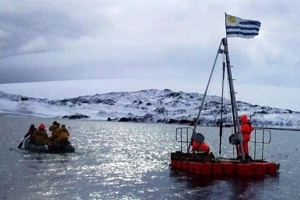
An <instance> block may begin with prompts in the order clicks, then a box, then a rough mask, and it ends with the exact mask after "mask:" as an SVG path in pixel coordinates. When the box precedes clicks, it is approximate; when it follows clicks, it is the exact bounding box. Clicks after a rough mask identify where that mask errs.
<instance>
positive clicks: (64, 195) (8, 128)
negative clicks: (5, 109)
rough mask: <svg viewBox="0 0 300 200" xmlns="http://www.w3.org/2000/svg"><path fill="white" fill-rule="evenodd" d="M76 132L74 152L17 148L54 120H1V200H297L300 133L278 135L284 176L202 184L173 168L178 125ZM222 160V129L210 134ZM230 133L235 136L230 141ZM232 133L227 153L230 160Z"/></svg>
mask: <svg viewBox="0 0 300 200" xmlns="http://www.w3.org/2000/svg"><path fill="white" fill-rule="evenodd" d="M58 121H59V122H61V123H64V124H66V126H67V127H70V132H71V136H70V141H71V142H72V144H73V145H74V146H75V148H76V153H72V154H38V153H30V152H27V151H25V150H20V149H18V148H17V146H18V144H19V143H20V142H21V140H22V137H23V136H24V134H25V133H26V131H27V129H28V127H29V125H30V124H31V123H34V124H36V125H38V124H39V123H41V122H44V123H46V124H47V126H49V125H50V124H51V123H52V122H53V120H50V119H49V120H45V119H35V118H31V119H28V118H0V123H1V129H0V134H1V139H0V141H1V146H0V152H1V154H0V159H1V163H0V181H1V183H0V199H297V198H298V194H299V186H298V182H299V181H298V178H299V177H300V176H299V175H300V172H299V164H300V158H299V156H298V155H299V149H298V148H299V147H298V143H299V141H300V134H299V133H298V132H288V131H272V142H271V144H270V145H267V146H265V152H264V156H265V157H266V158H267V159H268V160H271V161H276V162H279V163H280V164H281V173H280V174H279V176H278V177H276V178H266V179H263V180H252V179H251V180H243V179H234V178H232V179H223V180H202V179H200V178H195V177H193V176H192V175H188V174H184V173H180V172H176V171H172V170H171V169H170V168H169V163H170V152H172V151H176V150H179V146H178V144H177V143H176V142H175V128H177V127H178V126H177V125H176V126H174V125H163V124H136V123H115V122H97V121H76V120H75V121H71V120H58ZM201 132H203V134H204V135H205V136H206V141H207V142H208V143H209V144H210V146H211V147H212V151H213V153H214V154H215V155H218V151H219V143H218V141H219V136H218V129H216V128H202V130H201ZM229 134H230V132H228V133H227V135H228V136H229ZM227 135H226V134H224V137H223V146H222V152H223V153H224V154H229V155H230V151H231V148H232V147H231V146H230V145H228V143H227V142H228V136H227Z"/></svg>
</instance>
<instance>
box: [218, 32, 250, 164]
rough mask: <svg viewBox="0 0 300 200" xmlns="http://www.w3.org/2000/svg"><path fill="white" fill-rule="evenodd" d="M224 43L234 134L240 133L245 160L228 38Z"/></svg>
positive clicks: (224, 39) (243, 153) (223, 40)
mask: <svg viewBox="0 0 300 200" xmlns="http://www.w3.org/2000/svg"><path fill="white" fill-rule="evenodd" d="M222 43H223V45H224V51H225V56H226V66H227V73H228V81H229V90H230V99H231V110H232V116H233V124H234V126H233V127H234V134H238V138H239V140H240V147H241V150H242V159H243V160H245V152H244V148H243V144H242V142H243V136H242V134H241V127H240V122H239V116H238V111H237V103H236V98H235V91H234V87H233V79H232V73H231V66H230V59H229V51H228V42H227V38H223V39H222ZM236 148H237V149H238V145H236Z"/></svg>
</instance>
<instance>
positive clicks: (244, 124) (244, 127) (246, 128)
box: [238, 115, 254, 159]
mask: <svg viewBox="0 0 300 200" xmlns="http://www.w3.org/2000/svg"><path fill="white" fill-rule="evenodd" d="M253 130H254V127H253V126H252V125H251V123H250V121H249V120H248V117H247V115H242V116H241V133H242V135H243V142H242V144H243V149H244V153H245V158H246V159H251V157H250V155H249V145H248V142H249V141H250V135H251V131H253ZM241 156H242V148H241V147H240V145H239V148H238V157H241Z"/></svg>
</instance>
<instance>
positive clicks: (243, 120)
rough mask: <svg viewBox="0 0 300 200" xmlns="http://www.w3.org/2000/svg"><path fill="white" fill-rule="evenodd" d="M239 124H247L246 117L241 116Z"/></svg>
mask: <svg viewBox="0 0 300 200" xmlns="http://www.w3.org/2000/svg"><path fill="white" fill-rule="evenodd" d="M241 122H242V124H245V123H248V122H249V120H248V117H247V115H242V116H241Z"/></svg>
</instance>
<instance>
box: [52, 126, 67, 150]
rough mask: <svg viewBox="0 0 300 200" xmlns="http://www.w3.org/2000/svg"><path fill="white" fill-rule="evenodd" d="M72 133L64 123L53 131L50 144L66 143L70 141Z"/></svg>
mask: <svg viewBox="0 0 300 200" xmlns="http://www.w3.org/2000/svg"><path fill="white" fill-rule="evenodd" d="M69 136H70V133H69V131H68V129H67V128H66V126H65V125H64V124H62V125H61V127H60V128H58V129H56V130H55V131H53V134H52V135H51V137H50V139H49V145H50V146H51V145H64V144H66V143H67V142H68V139H69Z"/></svg>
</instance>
